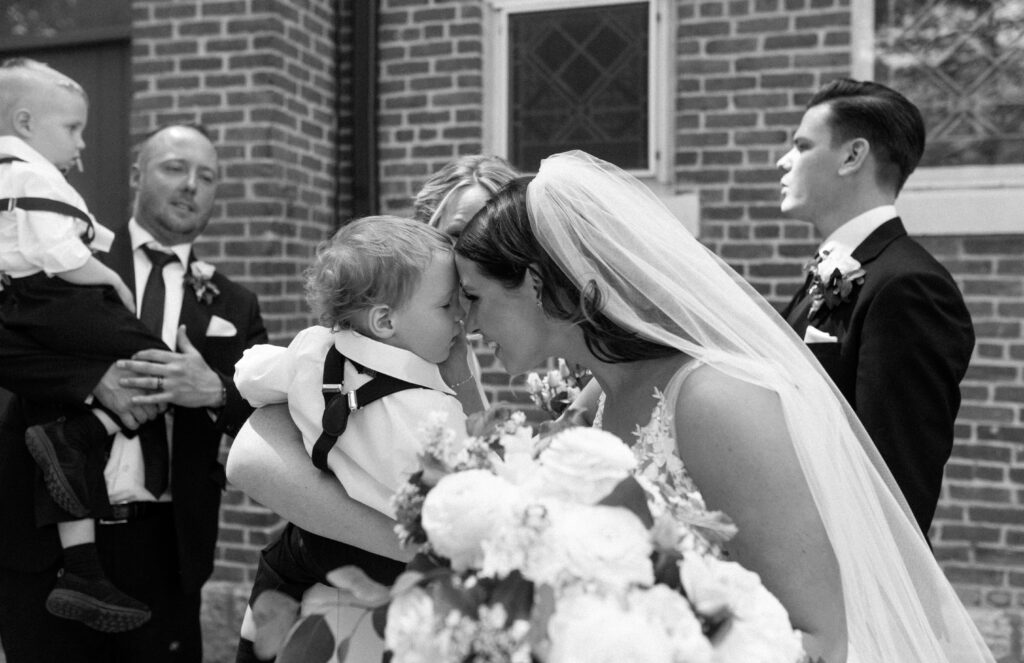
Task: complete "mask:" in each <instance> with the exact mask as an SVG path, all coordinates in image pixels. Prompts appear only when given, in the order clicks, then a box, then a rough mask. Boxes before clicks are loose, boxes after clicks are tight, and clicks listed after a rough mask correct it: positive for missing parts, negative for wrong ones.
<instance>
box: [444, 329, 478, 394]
mask: <svg viewBox="0 0 1024 663" xmlns="http://www.w3.org/2000/svg"><path fill="white" fill-rule="evenodd" d="M469 352H470V350H469V341H468V340H467V339H466V334H465V333H462V334H459V335H458V336H457V337H456V338H455V343H453V344H452V349H451V352H449V353H448V358H447V359H445V360H444V361H443V362H441V363H440V364H438V365H437V367H438V369H440V371H441V379H443V380H444V381H445V384H447V385H448V386H449V387H453V388H454V387H455V386H456V385H458V384H460V383H463V382H465V381H466V380H467V379H472V377H473V372H472V369H471V368H470V366H469Z"/></svg>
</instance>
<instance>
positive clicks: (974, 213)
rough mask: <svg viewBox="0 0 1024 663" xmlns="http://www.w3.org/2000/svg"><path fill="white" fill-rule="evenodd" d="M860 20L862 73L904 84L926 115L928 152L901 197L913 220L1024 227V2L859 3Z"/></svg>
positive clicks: (954, 229)
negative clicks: (1023, 210) (1020, 211)
mask: <svg viewBox="0 0 1024 663" xmlns="http://www.w3.org/2000/svg"><path fill="white" fill-rule="evenodd" d="M853 26H854V35H853V37H854V38H853V42H854V66H853V70H854V75H855V76H856V77H859V78H872V79H874V80H876V81H878V82H880V83H884V84H886V85H889V86H891V87H893V88H895V89H897V90H899V91H900V92H902V93H903V94H905V95H907V97H908V98H909V99H910V100H911V101H913V102H914V103H915V104H917V105H918V107H919V108H920V109H921V112H922V114H923V115H924V118H925V125H926V127H927V129H928V140H927V147H926V150H925V154H924V157H923V159H922V161H921V165H920V167H919V168H918V170H917V172H915V173H914V175H913V176H911V178H910V180H909V181H908V183H907V188H906V191H905V193H904V194H903V195H902V196H901V197H900V201H899V207H900V209H901V213H902V214H903V216H905V217H908V225H910V226H911V227H912V229H914V230H916V231H917V232H921V233H928V232H934V233H951V234H961V233H966V232H980V233H993V232H1018V233H1019V232H1024V221H1022V220H1021V219H1020V217H1019V215H1018V214H1016V213H1015V212H1014V210H1017V209H1020V207H1021V205H1024V5H1021V4H1020V3H1019V2H1017V1H1016V0H854V2H853ZM915 217H916V218H915Z"/></svg>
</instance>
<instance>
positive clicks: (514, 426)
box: [332, 412, 803, 663]
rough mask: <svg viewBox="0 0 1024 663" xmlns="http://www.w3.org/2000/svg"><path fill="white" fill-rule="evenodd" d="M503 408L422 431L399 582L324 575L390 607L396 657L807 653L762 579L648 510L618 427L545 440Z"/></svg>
mask: <svg viewBox="0 0 1024 663" xmlns="http://www.w3.org/2000/svg"><path fill="white" fill-rule="evenodd" d="M508 414H509V413H507V412H504V413H501V414H499V415H498V416H495V415H493V414H492V415H491V416H490V417H488V418H486V419H484V420H483V421H478V422H477V423H476V430H475V431H474V432H476V433H477V434H476V435H475V436H474V437H470V438H468V440H464V441H459V442H456V441H455V436H454V435H453V434H452V431H450V430H449V429H447V428H446V427H445V425H444V422H443V421H442V420H441V419H439V418H431V419H430V421H428V422H427V423H426V425H425V426H424V427H423V430H422V433H423V453H422V456H421V460H422V469H421V470H420V471H418V472H417V473H415V474H414V475H413V476H412V477H410V479H409V483H408V484H407V485H406V487H405V488H403V489H402V490H401V491H399V492H398V493H397V494H396V496H395V498H394V505H395V507H396V513H397V518H398V522H399V524H398V527H397V531H398V534H399V536H400V538H401V539H402V541H403V542H404V543H405V544H406V545H414V546H418V555H417V556H416V558H415V559H414V560H413V561H412V562H411V563H410V564H409V567H408V569H407V571H406V572H405V573H403V574H402V576H400V577H399V579H398V580H397V582H396V583H395V585H394V587H392V588H390V590H389V589H387V588H384V587H381V586H376V587H374V586H373V583H372V581H370V580H368V579H367V578H365V576H362V575H361V574H359V573H349V574H348V576H347V577H342V576H343V575H345V574H344V573H336V574H334V576H333V577H332V582H333V583H334V584H335V585H336V586H339V587H340V588H341V589H343V590H345V591H347V592H349V593H350V595H352V596H353V597H357V598H358V599H360V600H361V601H362V605H366V606H370V605H371V604H373V603H374V601H375V600H376V602H377V603H378V604H379V605H378V607H377V610H378V612H379V613H381V616H383V613H385V612H386V625H385V626H384V628H383V635H384V640H385V643H386V646H387V649H388V650H390V651H391V653H392V656H393V658H392V659H391V660H392V661H393V662H394V663H420V662H423V663H425V662H438V663H465V662H484V661H486V662H499V661H502V662H510V663H533V662H545V663H568V662H572V661H580V662H584V661H585V662H587V663H601V662H603V661H608V662H609V663H611V662H616V663H618V662H621V661H656V662H664V663H731V662H736V663H740V662H742V663H775V662H778V663H796V662H797V661H801V660H803V652H802V650H801V641H800V637H799V634H798V633H796V632H795V631H794V630H793V628H792V627H791V625H790V623H789V619H788V616H787V614H786V611H785V609H784V608H783V607H782V605H781V604H780V603H779V602H778V600H777V599H775V597H774V596H772V595H771V594H770V593H769V592H768V591H767V590H766V589H765V588H764V586H763V585H762V584H761V582H760V579H759V578H758V576H757V575H756V574H754V573H751V572H749V571H747V570H745V569H743V568H742V567H741V566H740V565H739V564H736V563H734V562H730V561H725V560H723V559H721V558H720V557H719V556H716V555H715V554H712V553H711V552H708V551H711V550H715V547H714V546H707V545H705V546H703V547H701V546H694V545H693V544H692V542H693V541H694V538H695V537H694V533H693V532H692V531H688V529H689V528H687V527H685V526H683V525H681V524H679V522H678V521H677V520H676V519H674V518H672V517H670V515H669V513H670V512H669V511H662V510H659V509H657V508H655V509H654V515H652V510H651V509H650V508H649V507H648V500H649V499H652V502H651V504H652V505H654V501H653V497H654V496H652V495H650V493H649V492H648V490H646V489H645V487H644V484H645V483H647V482H646V481H644V480H642V477H641V480H637V479H636V478H634V477H633V473H634V472H635V471H636V470H637V461H636V459H635V457H634V453H633V451H632V450H631V449H630V448H629V447H628V446H626V445H625V444H624V443H623V442H622V441H621V440H620V439H619V438H617V437H615V436H614V435H611V434H610V433H607V432H604V431H601V430H597V429H591V428H571V429H567V430H563V431H561V432H559V433H558V434H556V435H554V436H553V437H551V438H550V439H548V440H539V439H537V438H534V437H533V435H532V431H531V430H530V429H529V428H528V427H526V426H525V419H524V417H523V415H522V414H521V413H515V414H511V416H508V417H507V418H506V416H505V415H508ZM698 538H699V537H698ZM702 550H703V551H704V552H700V551H702ZM346 568H349V567H346ZM342 571H345V569H342ZM343 644H344V643H343Z"/></svg>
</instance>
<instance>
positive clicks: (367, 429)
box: [235, 216, 472, 605]
mask: <svg viewBox="0 0 1024 663" xmlns="http://www.w3.org/2000/svg"><path fill="white" fill-rule="evenodd" d="M458 286H459V283H458V278H457V276H456V272H455V263H454V253H453V250H452V245H451V240H450V239H449V238H448V237H447V236H446V235H444V234H443V233H441V232H440V231H438V230H436V229H434V228H431V227H429V226H427V225H425V224H422V223H418V222H416V221H412V220H408V219H401V218H397V217H390V216H374V217H366V218H363V219H359V220H356V221H353V222H351V223H349V224H348V225H346V226H344V227H342V228H341V230H339V231H338V232H337V233H336V234H335V235H334V237H332V238H331V239H330V240H328V241H326V242H324V243H323V244H322V245H321V246H320V247H319V248H318V250H317V254H316V261H315V264H314V265H313V266H312V267H311V268H310V269H309V270H308V271H307V273H306V299H307V301H308V303H309V304H310V306H311V308H312V310H313V313H314V315H316V317H317V319H318V322H319V323H320V324H319V325H318V326H314V327H310V328H308V329H305V330H303V331H301V332H299V333H298V334H297V335H296V337H295V339H294V340H293V341H292V342H291V344H290V345H289V346H288V347H287V348H283V347H279V346H272V345H257V346H255V347H253V348H251V349H249V350H247V351H246V352H245V355H244V356H243V357H242V359H241V360H240V361H239V362H238V363H237V364H236V365H235V383H236V384H237V386H238V390H239V392H241V394H242V396H243V397H245V398H246V400H248V401H249V403H250V404H251V405H253V406H255V407H260V406H263V405H268V404H272V403H283V402H287V403H288V409H289V412H290V413H291V416H292V419H293V420H294V421H295V423H296V424H297V425H298V428H299V430H300V431H301V433H302V439H303V443H304V444H305V447H306V451H307V452H308V453H309V454H310V456H311V460H312V462H313V463H314V464H315V465H316V466H317V467H319V468H320V469H321V470H324V471H329V472H332V473H333V474H334V475H335V476H336V477H337V478H338V479H339V480H340V481H341V483H342V485H344V487H345V490H346V492H348V494H349V495H350V496H351V497H352V498H354V499H356V500H358V501H360V502H362V503H364V504H366V505H368V506H370V507H372V508H374V509H376V510H378V511H380V512H382V513H385V514H387V515H388V516H390V517H394V514H393V512H392V508H391V506H390V500H391V496H392V495H393V494H394V493H395V491H396V490H397V489H398V488H399V487H400V486H401V485H402V484H403V483H404V481H405V479H406V477H407V476H408V474H409V473H411V472H412V471H414V470H415V469H416V468H417V453H418V451H419V447H418V444H417V439H418V435H417V429H418V427H419V426H420V425H421V424H422V423H423V421H424V420H425V419H426V417H427V415H428V414H429V413H431V412H435V411H440V412H444V413H447V415H448V425H449V427H450V428H451V429H453V430H457V431H462V430H464V429H465V415H464V413H463V409H462V406H461V404H460V402H459V400H458V398H457V397H456V393H455V392H456V390H457V389H459V388H460V387H462V386H463V385H464V384H467V383H468V382H469V381H471V379H472V375H471V373H470V370H469V366H468V363H467V359H466V357H467V353H466V351H465V346H464V345H463V344H464V342H465V339H464V335H463V331H462V325H461V318H462V309H461V307H460V304H459V287H458ZM456 347H457V348H458V350H457V351H454V352H453V348H456ZM442 374H443V375H444V377H447V378H449V380H448V382H447V383H446V381H445V379H444V377H442ZM449 385H452V386H449ZM453 387H454V389H453ZM350 564H354V565H356V566H359V567H361V568H362V569H363V570H364V571H366V572H367V574H368V575H370V576H371V577H373V578H374V579H376V580H378V581H381V582H386V583H390V582H391V581H392V580H393V579H394V577H395V576H397V574H398V573H399V572H400V571H401V569H402V565H401V564H400V563H398V562H395V561H394V560H389V559H386V558H383V557H379V556H377V555H374V554H371V553H369V552H366V551H363V550H359V549H357V548H354V547H352V546H349V545H347V544H344V543H339V542H337V541H333V540H330V539H326V538H324V537H321V536H318V535H315V534H312V533H311V532H308V531H305V530H302V529H301V528H298V527H296V526H294V525H291V524H289V525H288V526H287V527H286V528H285V530H284V531H283V532H282V534H281V536H280V537H279V538H278V540H277V541H275V542H274V543H272V544H270V545H269V546H268V547H267V548H266V549H264V551H263V553H262V554H261V558H260V564H259V568H258V569H257V574H256V579H255V581H254V586H253V590H252V594H251V598H250V605H251V604H252V603H253V602H254V601H255V599H256V598H257V596H258V595H259V594H260V593H262V592H263V591H264V590H266V589H270V588H273V589H278V590H281V591H284V592H285V593H286V594H288V595H290V596H292V597H293V598H295V599H297V600H299V599H301V597H302V593H303V592H304V591H305V590H306V589H307V588H308V587H309V586H311V585H312V584H314V583H315V582H323V581H325V580H326V574H327V573H328V572H330V571H333V570H334V569H336V568H338V567H340V566H344V565H350Z"/></svg>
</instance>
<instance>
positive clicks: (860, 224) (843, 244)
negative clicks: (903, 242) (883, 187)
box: [819, 205, 899, 256]
mask: <svg viewBox="0 0 1024 663" xmlns="http://www.w3.org/2000/svg"><path fill="white" fill-rule="evenodd" d="M897 216H899V214H897V213H896V207H895V206H893V205H882V206H880V207H875V208H874V209H870V210H868V211H867V212H864V213H863V214H858V215H857V216H855V217H853V218H852V219H850V220H849V221H847V222H846V223H844V224H843V225H841V226H839V227H838V228H836V229H835V231H833V232H832V234H831V235H829V236H828V238H827V239H826V240H825V241H824V242H822V243H821V246H820V247H819V251H820V250H822V249H824V248H825V247H828V248H829V249H830V250H833V251H838V252H839V255H846V256H848V255H850V254H851V253H853V252H854V251H855V250H856V249H857V247H858V246H860V245H861V243H863V242H864V240H866V239H867V238H868V236H869V235H870V234H871V233H873V232H875V231H876V230H878V228H879V226H881V225H882V224H883V223H885V222H886V221H889V220H891V219H895V218H896V217H897Z"/></svg>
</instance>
